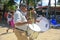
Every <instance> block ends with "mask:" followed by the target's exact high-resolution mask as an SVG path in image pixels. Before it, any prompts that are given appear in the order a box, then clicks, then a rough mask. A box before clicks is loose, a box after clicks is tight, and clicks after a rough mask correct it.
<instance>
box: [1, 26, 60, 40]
mask: <svg viewBox="0 0 60 40" xmlns="http://www.w3.org/2000/svg"><path fill="white" fill-rule="evenodd" d="M6 30H7V28H6V27H0V40H18V38H17V36H16V35H15V33H13V30H12V29H10V30H9V33H6ZM20 40H21V38H20ZM23 40H25V39H24V37H23ZM34 40H60V29H49V30H48V31H46V32H44V33H39V35H38V37H37V38H36V39H34Z"/></svg>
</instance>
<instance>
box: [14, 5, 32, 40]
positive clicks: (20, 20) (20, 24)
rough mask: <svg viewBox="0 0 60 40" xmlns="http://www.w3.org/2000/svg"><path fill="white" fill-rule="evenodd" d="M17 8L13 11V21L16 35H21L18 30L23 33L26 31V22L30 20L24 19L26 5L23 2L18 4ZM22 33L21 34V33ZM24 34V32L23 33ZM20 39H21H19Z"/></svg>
mask: <svg viewBox="0 0 60 40" xmlns="http://www.w3.org/2000/svg"><path fill="white" fill-rule="evenodd" d="M19 8H20V9H19V10H17V11H16V12H15V13H14V22H15V28H16V30H15V31H17V33H18V34H17V35H18V36H20V37H21V35H20V32H21V31H22V32H23V33H24V32H26V31H27V27H28V23H31V21H27V19H26V17H25V16H26V13H27V7H26V5H25V4H20V6H19ZM23 33H22V35H23ZM24 35H25V34H24ZM21 40H22V39H21ZM26 40H27V39H26Z"/></svg>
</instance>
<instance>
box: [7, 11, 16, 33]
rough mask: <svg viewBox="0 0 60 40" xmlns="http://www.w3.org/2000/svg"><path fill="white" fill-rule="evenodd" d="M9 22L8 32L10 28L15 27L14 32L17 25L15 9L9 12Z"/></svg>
mask: <svg viewBox="0 0 60 40" xmlns="http://www.w3.org/2000/svg"><path fill="white" fill-rule="evenodd" d="M7 20H8V21H7V23H8V25H9V26H10V27H9V28H8V29H7V33H8V30H9V29H10V28H12V29H13V32H14V29H15V27H14V11H11V12H10V13H9V14H8V16H7Z"/></svg>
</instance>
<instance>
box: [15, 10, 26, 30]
mask: <svg viewBox="0 0 60 40" xmlns="http://www.w3.org/2000/svg"><path fill="white" fill-rule="evenodd" d="M18 22H27V19H26V17H25V15H23V14H22V12H20V11H18V10H17V11H16V12H15V13H14V23H18ZM25 26H27V24H25V25H22V26H21V25H20V26H16V28H19V29H22V30H26V28H27V27H25Z"/></svg>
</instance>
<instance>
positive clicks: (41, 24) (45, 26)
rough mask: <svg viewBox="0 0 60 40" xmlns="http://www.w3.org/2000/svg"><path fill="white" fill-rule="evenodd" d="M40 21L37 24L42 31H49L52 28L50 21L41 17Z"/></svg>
mask: <svg viewBox="0 0 60 40" xmlns="http://www.w3.org/2000/svg"><path fill="white" fill-rule="evenodd" d="M38 20H40V21H39V22H36V24H37V25H38V26H39V27H40V29H41V31H47V30H48V29H49V27H50V25H49V21H48V19H47V18H45V17H39V18H38Z"/></svg>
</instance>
